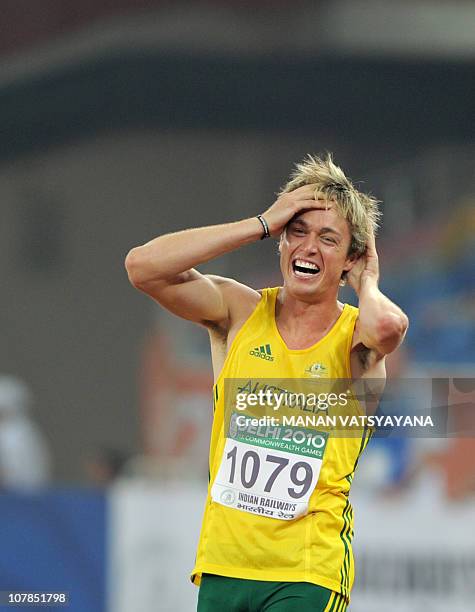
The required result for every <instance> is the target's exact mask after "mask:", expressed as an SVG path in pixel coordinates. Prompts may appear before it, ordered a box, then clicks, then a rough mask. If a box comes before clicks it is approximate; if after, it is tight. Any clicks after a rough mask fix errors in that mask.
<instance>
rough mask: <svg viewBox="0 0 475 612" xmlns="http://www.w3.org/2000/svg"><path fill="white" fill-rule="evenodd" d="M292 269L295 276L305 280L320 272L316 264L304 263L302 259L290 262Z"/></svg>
mask: <svg viewBox="0 0 475 612" xmlns="http://www.w3.org/2000/svg"><path fill="white" fill-rule="evenodd" d="M292 269H293V271H294V273H295V275H296V276H301V277H305V278H310V277H312V276H316V275H317V274H318V273H319V272H320V268H319V267H318V266H317V264H314V263H312V262H311V261H305V260H304V259H294V261H293V262H292Z"/></svg>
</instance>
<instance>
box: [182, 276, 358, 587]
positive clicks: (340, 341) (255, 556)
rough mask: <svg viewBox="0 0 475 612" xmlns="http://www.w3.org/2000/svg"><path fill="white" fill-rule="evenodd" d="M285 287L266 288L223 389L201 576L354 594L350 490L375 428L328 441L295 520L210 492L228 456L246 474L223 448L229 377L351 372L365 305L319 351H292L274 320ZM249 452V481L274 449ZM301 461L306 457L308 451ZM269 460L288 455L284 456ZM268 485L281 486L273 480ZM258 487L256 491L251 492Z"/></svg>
mask: <svg viewBox="0 0 475 612" xmlns="http://www.w3.org/2000/svg"><path fill="white" fill-rule="evenodd" d="M278 292H279V288H278V287H276V288H273V289H264V290H263V292H262V297H261V300H260V301H259V303H258V305H257V307H256V309H255V310H254V312H253V313H252V314H251V316H250V317H249V318H248V319H247V321H246V322H245V323H244V325H243V326H242V328H241V329H240V330H239V332H238V333H237V335H236V337H235V339H234V341H233V343H232V345H231V347H230V349H229V352H228V355H227V356H226V360H225V362H224V366H223V369H222V371H221V373H220V375H219V378H218V380H217V382H216V384H215V387H214V421H213V427H212V433H211V443H210V457H209V462H210V484H209V488H208V496H207V500H206V507H205V512H204V518H203V524H202V528H201V535H200V540H199V544H198V551H197V555H196V563H195V567H194V569H193V572H192V580H193V582H194V583H195V584H200V581H201V574H202V573H209V574H218V575H221V576H228V577H234V578H244V579H251V580H269V581H279V582H281V581H282V582H310V583H314V584H318V585H321V586H323V587H326V588H328V589H331V590H332V591H336V592H339V593H341V594H342V595H344V596H345V597H346V598H347V599H348V598H349V593H350V590H351V587H352V584H353V579H354V566H353V554H352V548H351V541H352V538H353V509H352V506H351V504H350V502H349V499H348V494H349V490H350V486H351V481H352V478H353V474H354V471H355V469H356V465H357V462H358V458H359V456H360V454H361V453H362V452H363V450H364V448H365V446H366V444H367V442H368V440H369V437H370V436H369V435H368V434H369V432H368V431H367V429H366V428H365V429H364V430H362V432H361V435H359V436H356V437H346V438H343V437H332V436H331V435H330V436H329V437H328V440H327V443H326V447H325V450H324V455H323V462H322V463H321V469H320V472H319V476H318V482H317V483H316V486H315V487H314V488H313V489H312V490H311V491H310V493H309V495H310V498H309V500H308V508H307V512H306V514H305V515H303V516H300V517H298V518H295V519H294V520H279V519H277V518H273V516H269V515H265V514H264V513H263V510H262V509H261V511H262V514H254V513H253V512H250V511H243V510H240V509H236V507H233V508H231V507H228V506H227V505H226V503H227V502H229V501H230V500H229V499H225V503H217V502H216V501H214V500H213V497H212V494H211V490H212V486H213V483H214V481H215V479H216V477H217V474H218V471H219V470H220V466H221V464H222V463H223V462H224V461H226V459H228V460H229V466H230V469H231V470H234V472H233V474H234V473H241V474H242V472H239V466H237V467H236V465H234V464H231V460H234V459H235V457H236V455H234V456H233V455H232V453H228V455H227V456H226V454H225V452H224V451H225V444H226V436H227V434H226V429H225V423H224V419H225V406H224V399H223V396H224V385H225V381H226V379H246V380H247V379H248V380H249V384H250V386H251V387H252V388H253V389H254V390H255V389H256V388H258V387H259V384H260V381H265V379H267V380H268V379H304V378H306V377H308V378H314V379H317V378H322V377H326V378H330V379H340V378H341V379H350V378H351V371H350V351H351V343H352V338H353V331H354V326H355V322H356V319H357V316H358V309H357V308H355V307H353V306H350V305H348V304H345V306H344V309H343V312H342V313H341V315H340V317H339V319H338V320H337V322H336V323H335V325H334V326H333V328H332V329H331V330H330V331H329V332H328V333H327V335H326V336H325V337H324V338H322V339H321V340H320V341H319V342H317V343H316V344H315V345H313V346H312V347H310V348H307V349H298V350H291V349H289V348H287V346H286V344H285V342H284V341H283V339H282V337H281V336H280V334H279V331H278V329H277V325H276V322H275V302H276V297H277V294H278ZM356 413H357V412H355V414H356ZM227 448H228V447H227ZM248 448H250V449H254V450H256V452H254V457H250V459H252V461H248V462H247V465H246V466H245V467H244V468H243V469H244V477H245V478H246V479H247V481H248V482H247V484H248V486H249V482H250V481H251V480H252V481H253V480H254V478H253V477H254V476H255V474H254V473H252V474H251V472H250V468H253V465H254V464H253V461H254V458H255V456H256V454H257V453H258V452H262V453H264V452H267V449H266V450H265V451H264V450H262V451H260V449H256V447H253V446H248ZM283 456H285V455H283ZM230 457H231V458H230ZM261 457H265V456H264V455H261ZM257 459H259V458H257ZM300 459H303V460H305V457H300ZM270 460H271V461H274V462H279V461H280V462H283V461H284V460H283V459H276V458H275V457H271V459H270ZM298 460H299V459H298V458H297V459H294V462H295V461H298ZM291 461H292V459H291ZM260 465H262V461H261V463H260ZM291 465H292V463H291V462H290V463H288V462H287V467H285V469H284V467H283V466H280V464H275V463H274V465H273V468H272V469H276V473H275V474H277V476H278V477H277V476H276V478H275V479H274V481H275V482H272V483H270V480H268V482H267V485H269V483H270V484H272V486H274V485H275V486H277V484H278V483H279V482H282V481H283V479H284V478H285V477H287V478H290V476H289V475H288V473H287V472H286V471H285V470H288V468H289V466H291ZM299 465H300V466H301V464H299ZM269 469H270V468H269ZM298 469H300V472H298ZM246 470H247V471H246ZM226 471H227V472H229V470H228V469H227V470H226ZM286 473H287V476H285V474H286ZM303 473H304V470H302V469H301V468H299V467H298V466H296V467H295V471H294V474H293V477H294V480H295V477H296V475H298V478H299V479H301V475H302V474H303ZM275 474H274V476H275ZM289 482H290V481H289ZM297 482H300V480H297ZM290 484H292V483H291V482H290ZM268 488H270V489H272V487H270V485H269V487H268ZM290 488H291V489H292V487H290ZM249 490H250V492H251V493H252V488H250V489H249ZM272 490H273V489H272ZM292 490H293V491H295V490H297V491H299V490H300V489H299V488H298V487H296V488H295V489H292ZM225 493H228V492H227V491H225ZM271 493H272V491H271ZM228 494H229V493H228ZM230 495H231V496H232V493H231V494H230ZM221 499H222V497H221ZM249 499H251V503H252V499H256V500H258V499H262V498H259V497H258V496H255V498H254V497H249ZM256 503H259V502H258V501H256ZM273 503H274V502H273ZM276 503H277V502H276ZM241 507H246V504H245V503H244V504H243V506H241ZM248 507H249V505H248ZM281 507H282V506H281ZM287 507H289V505H287ZM253 511H254V510H253Z"/></svg>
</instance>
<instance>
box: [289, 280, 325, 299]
mask: <svg viewBox="0 0 475 612" xmlns="http://www.w3.org/2000/svg"><path fill="white" fill-rule="evenodd" d="M285 288H286V291H288V293H289V295H292V296H293V297H295V298H297V299H299V300H302V301H304V302H309V301H314V300H315V298H317V297H318V296H319V295H320V294H321V293H322V291H321V287H320V283H319V282H302V281H300V280H298V279H287V280H286V282H285Z"/></svg>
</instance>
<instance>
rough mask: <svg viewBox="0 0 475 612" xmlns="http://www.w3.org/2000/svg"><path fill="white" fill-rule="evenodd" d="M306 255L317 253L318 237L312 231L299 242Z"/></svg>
mask: <svg viewBox="0 0 475 612" xmlns="http://www.w3.org/2000/svg"><path fill="white" fill-rule="evenodd" d="M301 247H302V249H303V250H304V252H305V254H306V255H309V256H311V255H316V254H317V253H318V239H317V236H314V235H313V233H312V232H309V233H308V234H307V235H306V236H305V239H304V240H303V242H302V244H301Z"/></svg>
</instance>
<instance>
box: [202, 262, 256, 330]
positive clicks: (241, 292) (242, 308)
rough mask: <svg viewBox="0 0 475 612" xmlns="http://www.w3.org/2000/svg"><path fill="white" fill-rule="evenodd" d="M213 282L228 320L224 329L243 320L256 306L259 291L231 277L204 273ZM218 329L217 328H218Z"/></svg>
mask: <svg viewBox="0 0 475 612" xmlns="http://www.w3.org/2000/svg"><path fill="white" fill-rule="evenodd" d="M206 276H207V278H208V279H209V280H211V281H212V282H213V284H214V285H215V286H216V287H218V289H219V291H220V293H221V296H222V299H223V301H224V302H225V305H226V308H227V312H228V320H227V325H226V328H227V329H226V330H221V333H222V332H223V331H228V330H229V329H231V328H233V327H235V326H236V324H239V323H240V322H242V321H243V320H245V319H247V317H248V316H249V314H250V313H251V312H252V311H253V310H254V309H255V308H256V306H257V304H258V303H259V301H260V299H261V292H260V291H258V290H256V289H253V288H251V287H249V286H247V285H244V284H243V283H240V282H238V281H236V280H234V279H232V278H227V277H224V276H217V275H214V274H207V275H206ZM218 331H219V330H218Z"/></svg>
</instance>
